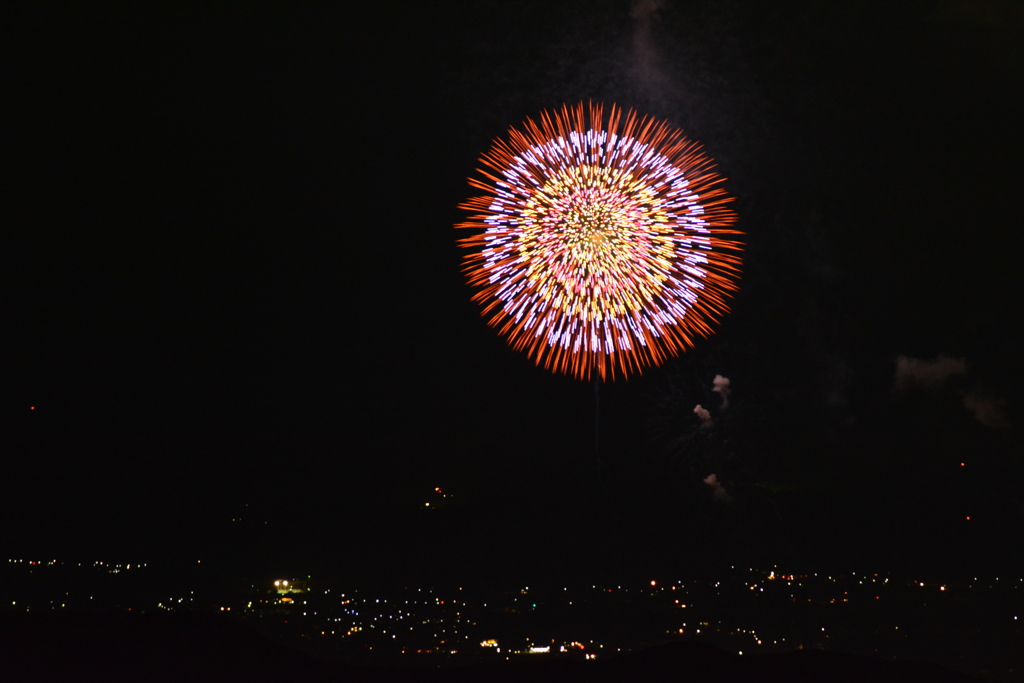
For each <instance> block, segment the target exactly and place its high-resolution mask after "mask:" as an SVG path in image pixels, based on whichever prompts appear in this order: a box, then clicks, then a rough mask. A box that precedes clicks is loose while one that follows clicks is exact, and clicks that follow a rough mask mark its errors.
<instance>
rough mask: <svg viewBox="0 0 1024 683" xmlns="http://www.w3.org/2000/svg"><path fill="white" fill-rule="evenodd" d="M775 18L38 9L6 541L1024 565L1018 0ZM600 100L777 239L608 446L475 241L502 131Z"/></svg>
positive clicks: (7, 320) (8, 61)
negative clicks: (440, 493) (254, 540)
mask: <svg viewBox="0 0 1024 683" xmlns="http://www.w3.org/2000/svg"><path fill="white" fill-rule="evenodd" d="M752 5H753V3H750V4H748V3H738V2H698V1H695V2H684V1H681V0H680V1H675V2H673V1H671V0H665V1H663V2H661V1H658V0H648V1H647V2H644V1H642V0H637V2H634V3H630V2H628V1H625V0H621V1H613V0H597V1H593V0H586V1H584V0H566V1H561V2H530V1H523V2H450V3H419V6H418V7H417V8H409V7H408V6H407V3H393V4H386V3H385V4H382V5H380V6H376V5H374V6H373V8H372V9H370V8H359V9H342V8H341V6H340V5H339V6H334V5H332V6H330V7H329V8H327V7H326V6H325V5H302V6H298V7H294V6H292V5H289V6H288V7H287V8H286V7H284V6H283V5H282V6H279V7H276V8H275V7H270V6H266V5H260V6H257V7H249V6H242V5H219V4H218V5H216V6H214V7H206V6H203V7H201V8H195V7H192V8H190V9H186V8H182V7H179V6H178V4H177V3H164V4H157V5H152V4H145V5H141V6H132V5H123V4H116V5H104V6H99V7H97V6H89V7H86V6H82V5H79V4H77V3H73V4H68V5H67V6H64V7H62V8H58V7H53V6H50V7H48V8H46V9H45V10H44V9H43V8H41V7H38V6H25V7H18V8H10V7H8V8H5V9H4V10H3V15H4V16H3V18H2V19H0V25H3V26H4V28H3V29H2V30H3V31H4V33H5V34H6V35H5V37H4V38H3V44H4V45H5V53H6V57H5V59H4V60H3V61H4V63H5V65H4V66H3V67H2V71H0V73H2V78H3V86H4V91H5V93H6V96H5V98H4V99H5V101H6V104H5V105H4V107H3V109H4V116H3V121H4V132H5V135H4V136H3V137H4V146H3V147H4V151H3V155H2V159H3V161H2V164H3V169H4V173H3V178H4V183H3V192H2V194H0V196H2V219H3V230H2V236H3V242H2V250H0V254H2V259H3V262H2V266H0V329H2V334H0V407H2V412H0V457H2V458H3V463H4V473H3V476H2V478H0V482H2V484H0V485H2V489H0V496H2V503H0V506H2V512H3V514H4V516H5V520H6V521H5V526H6V527H7V529H8V534H7V538H9V539H14V540H11V541H9V545H11V547H15V546H18V544H24V545H32V544H37V545H39V546H40V547H47V548H49V547H55V548H57V549H58V550H59V547H60V543H61V542H63V540H67V539H68V538H69V537H70V536H73V535H76V534H78V533H79V531H80V530H81V529H84V528H93V529H94V530H95V528H97V527H99V528H100V531H95V534H96V535H97V536H102V535H103V534H104V533H105V532H103V525H108V524H113V527H117V528H119V529H120V528H122V527H121V526H117V524H116V523H112V522H111V521H110V520H111V519H122V520H124V519H136V520H138V519H147V520H148V519H158V520H163V521H161V522H159V524H165V525H166V524H167V520H168V519H174V518H181V519H184V518H189V519H198V520H223V519H227V518H232V517H234V516H237V515H242V514H243V511H245V514H246V515H249V514H250V512H251V511H253V510H256V511H258V512H254V513H251V514H253V515H256V516H257V517H258V516H261V515H262V516H264V517H268V518H270V519H273V518H275V517H277V518H280V517H281V516H287V518H288V519H289V520H292V521H293V522H295V524H296V526H311V527H312V528H315V533H312V532H311V535H310V536H309V537H308V538H307V537H304V536H294V538H304V539H306V540H308V539H309V538H318V539H322V538H324V537H328V536H329V537H332V538H335V539H347V540H346V541H338V542H339V543H340V544H341V545H344V546H345V547H353V548H354V547H373V548H374V549H375V552H377V553H378V555H379V557H383V558H390V560H387V561H397V562H403V561H406V559H408V558H407V556H406V555H405V554H404V553H405V551H404V550H403V547H404V546H403V544H404V543H406V541H409V543H412V540H410V539H411V537H412V536H415V535H416V534H417V533H418V532H416V531H415V530H417V529H419V530H422V529H424V528H427V529H429V530H430V533H432V534H435V535H436V537H437V538H438V539H440V540H439V543H440V544H441V546H442V547H443V548H445V549H446V550H445V551H444V552H450V553H451V556H453V557H457V558H459V561H465V562H466V563H468V564H467V566H476V564H475V563H477V564H483V563H486V562H490V561H494V562H503V561H505V560H503V559H502V558H503V556H502V554H501V552H502V551H501V550H500V547H502V546H501V544H496V543H495V542H493V541H485V540H482V539H483V538H484V537H489V536H491V535H498V536H501V537H503V538H506V539H509V538H515V539H522V538H526V537H530V538H534V539H540V540H533V541H529V542H527V541H522V544H521V545H519V541H516V542H512V541H504V542H503V544H504V547H506V548H513V549H514V550H512V551H510V552H512V554H513V555H516V554H519V555H523V556H527V555H528V556H531V557H538V556H545V557H549V556H553V555H557V556H559V557H561V558H562V559H561V560H559V561H560V562H561V561H564V563H568V564H569V565H571V564H572V562H573V561H577V560H579V558H581V557H583V558H587V559H585V560H579V561H586V562H592V561H594V558H595V557H597V558H600V557H606V556H615V557H617V558H619V560H616V561H620V560H621V558H622V557H623V556H629V557H631V558H641V559H638V560H636V561H637V562H638V563H640V564H641V565H642V563H643V562H644V561H646V560H644V559H643V558H648V559H649V560H650V562H652V563H654V564H657V565H658V566H659V567H672V566H676V565H675V564H673V563H685V560H686V558H687V557H700V558H705V559H707V558H715V557H719V556H722V557H732V556H746V555H747V554H748V551H749V554H750V555H751V556H752V557H756V558H759V559H768V560H771V559H773V558H776V557H782V556H786V554H787V553H791V554H795V556H798V557H813V556H814V552H815V549H816V548H822V549H827V550H822V551H821V552H826V553H828V554H830V556H832V555H834V556H835V557H838V558H845V557H847V555H849V556H860V555H863V554H864V553H865V552H866V553H867V555H868V556H870V557H871V558H872V559H873V561H877V562H883V563H884V562H886V561H889V560H890V559H892V558H894V557H898V556H902V555H915V556H916V557H919V558H920V557H926V558H929V559H930V560H936V561H938V560H941V559H942V558H950V559H951V561H952V558H956V559H958V560H959V559H962V558H963V557H964V556H965V555H970V556H976V557H979V558H981V559H980V560H979V561H983V562H986V563H996V564H998V563H999V562H1004V561H1005V562H1006V563H1007V564H1009V563H1012V562H1013V561H1014V560H1013V552H1012V550H1011V549H1009V548H1007V547H1006V546H1005V545H1003V543H1004V542H1006V541H1007V540H1009V539H1013V538H1019V535H1020V533H1022V531H1024V489H1022V485H1024V461H1022V457H1021V452H1022V448H1021V434H1020V432H1019V428H1018V424H1019V418H1020V416H1021V414H1022V405H1021V401H1020V397H1019V387H1020V386H1022V384H1024V372H1022V364H1021V362H1020V349H1021V346H1022V342H1024V334H1022V333H1021V331H1020V330H1019V329H1018V324H1019V322H1018V318H1020V315H1021V311H1022V310H1024V306H1022V297H1021V293H1022V292H1024V269H1022V268H1021V267H1020V266H1019V260H1020V255H1021V253H1024V250H1022V247H1024V237H1022V233H1021V227H1022V221H1021V219H1020V211H1021V201H1020V198H1021V196H1022V195H1021V187H1022V186H1024V166H1022V163H1021V159H1022V158H1024V126H1022V124H1021V122H1022V121H1024V106H1022V100H1024V10H1022V9H1021V7H1020V5H1018V4H1017V3H1015V2H1012V0H1005V1H1002V2H1000V1H999V0H991V1H988V2H985V1H978V2H970V1H968V0H963V1H960V2H957V1H954V0H949V1H945V2H940V1H928V0H920V1H915V2H902V3H897V4H891V3H874V2H846V3H824V4H823V3H817V2H809V1H804V0H793V1H791V2H777V3H771V4H770V6H768V5H766V6H764V7H761V6H757V7H754V6H752ZM587 100H594V101H600V102H605V103H612V102H615V103H618V104H620V105H622V106H626V107H633V108H635V109H637V110H638V111H640V112H642V113H648V114H651V115H654V116H656V117H659V118H661V119H664V120H667V121H669V122H670V123H672V124H673V125H676V126H678V127H680V128H682V129H684V130H685V131H686V132H687V134H688V135H690V136H691V137H693V138H695V139H697V140H699V141H701V143H702V144H703V145H704V149H705V151H706V152H707V153H708V154H709V155H711V156H712V157H714V158H715V159H716V160H717V162H718V170H719V171H720V172H721V173H722V175H724V176H726V177H727V178H728V180H727V182H726V184H725V187H726V188H727V190H728V191H729V192H730V193H731V194H732V195H734V196H735V197H736V198H737V200H736V202H735V204H734V207H735V209H736V211H737V213H738V215H739V228H740V229H741V230H743V232H744V233H745V236H744V242H745V244H746V249H745V251H744V265H743V271H744V273H743V278H742V281H741V289H740V291H739V293H738V294H737V296H736V297H735V298H734V299H733V301H732V308H733V311H732V313H731V314H730V315H729V316H727V317H726V318H725V319H723V321H722V323H721V324H720V325H719V327H718V331H717V334H716V335H715V336H713V337H711V338H708V339H705V340H702V341H700V342H699V343H698V344H697V346H696V348H694V349H693V350H691V351H689V352H688V353H686V354H684V355H683V356H681V357H679V358H677V359H674V360H672V361H671V362H669V363H667V364H666V365H665V366H663V367H661V368H655V369H651V370H648V371H647V372H645V373H644V375H643V376H642V377H638V378H635V379H634V378H631V379H630V380H629V381H628V382H622V381H619V382H616V383H614V384H606V385H603V386H601V387H600V389H599V391H600V409H599V413H598V414H599V418H598V425H597V427H598V428H597V433H598V446H597V448H596V449H595V391H594V387H593V385H591V384H588V383H585V382H579V381H576V380H573V379H571V378H567V377H562V376H555V375H552V374H550V373H548V372H547V371H545V370H543V369H540V368H537V367H535V366H534V365H533V363H532V362H531V361H530V360H529V359H527V358H526V357H525V356H523V355H521V354H519V353H517V352H515V351H513V350H512V349H511V348H509V347H508V345H507V344H506V343H505V342H504V341H503V340H501V339H500V338H499V337H498V335H497V334H496V333H495V332H494V331H493V330H492V329H490V328H488V327H487V326H486V324H485V323H484V321H483V319H482V318H481V316H480V314H479V310H478V307H477V305H476V304H474V303H473V302H471V301H470V295H471V291H470V289H469V288H468V286H467V285H466V283H465V279H464V276H463V274H462V272H461V254H460V251H459V248H458V247H457V246H456V243H455V241H456V239H457V237H459V236H460V235H458V234H457V233H456V231H455V230H454V229H453V225H454V224H455V223H457V222H459V221H460V220H463V219H464V212H461V211H460V210H458V208H457V206H458V204H459V203H460V202H462V201H464V200H465V199H466V198H468V197H469V196H471V194H472V193H473V191H472V190H471V189H470V188H469V186H468V185H467V183H466V178H467V176H469V175H471V174H473V172H474V169H475V168H476V166H477V164H476V159H477V157H478V156H479V155H480V154H481V153H482V152H484V151H485V150H486V149H487V147H488V146H489V144H490V141H491V140H492V139H494V138H495V137H499V136H501V135H503V134H504V133H505V132H506V131H507V130H508V128H509V127H510V126H515V125H518V124H520V123H521V122H522V121H523V120H524V119H525V118H526V117H528V116H535V115H536V114H537V113H538V112H540V111H541V110H542V109H545V108H554V107H557V106H560V105H561V104H563V103H570V104H572V103H576V102H580V101H587ZM901 358H902V360H901ZM716 374H722V375H724V376H726V377H728V378H729V379H730V380H731V386H732V395H731V397H730V404H729V406H728V407H727V408H723V406H721V404H720V401H719V398H718V396H717V395H716V394H715V393H713V392H712V391H711V387H712V380H713V378H714V377H715V375H716ZM698 403H700V404H702V405H704V406H705V407H708V408H709V409H710V410H711V412H712V416H713V423H712V424H711V425H710V426H709V427H705V428H702V426H701V422H700V420H699V418H697V417H696V416H695V415H694V413H693V407H694V406H695V405H696V404H698ZM961 463H963V464H962V465H961ZM711 473H716V475H717V477H718V479H719V481H720V482H721V485H722V486H723V487H724V490H725V493H724V494H723V495H722V496H719V497H716V496H715V495H714V492H713V491H712V490H711V488H710V487H708V486H707V485H705V484H704V483H703V479H704V478H705V477H706V476H708V475H709V474H711ZM435 487H440V488H441V489H442V490H444V491H445V492H447V493H451V494H452V498H451V499H445V502H444V506H448V509H442V510H440V511H439V513H440V514H441V515H445V517H443V518H441V517H439V518H438V519H443V521H442V522H438V521H437V520H434V521H430V522H423V521H422V519H420V518H418V517H416V515H419V514H420V513H422V512H423V509H422V507H423V504H424V503H425V502H429V501H434V503H435V505H439V504H440V503H441V502H442V501H440V500H439V499H436V498H435V497H432V496H435V494H434V493H433V491H434V488H435ZM247 504H248V506H249V508H248V509H247V508H246V507H245V506H246V505H247ZM444 506H442V507H444ZM246 510H248V511H246ZM968 515H970V516H972V519H971V520H970V521H968V520H967V519H966V517H967V516H968ZM414 517H416V519H417V520H418V521H415V522H409V521H408V520H410V519H413V518H414ZM100 520H102V521H100ZM296 520H302V522H301V524H300V523H299V522H298V521H296ZM218 523H219V522H218ZM159 524H158V525H157V526H155V527H151V529H150V532H147V534H145V535H146V536H147V537H149V538H150V540H152V537H157V538H159V537H160V534H161V533H162V532H161V531H160V529H163V528H169V527H164V526H159ZM211 524H213V523H212V522H211ZM417 525H420V526H417ZM423 525H426V526H423ZM972 525H973V526H972ZM122 526H123V525H122ZM113 527H112V530H111V531H110V533H111V534H113V535H117V533H121V537H122V538H125V539H127V540H126V541H125V545H124V547H125V548H127V549H128V550H130V549H131V547H132V546H131V542H132V539H133V538H136V537H137V535H138V533H139V532H138V529H137V528H135V527H131V526H130V525H129V526H127V527H124V529H127V530H126V531H125V530H124V529H122V531H121V532H117V531H115V530H113ZM410 529H413V531H409V530H410ZM566 529H573V530H574V531H572V532H571V533H568V532H566ZM69 530H70V531H69ZM296 533H298V532H296ZM566 533H568V537H569V540H566V537H565V536H564V535H565V534H566ZM133 534H134V535H133ZM403 534H405V535H403ZM384 536H387V537H389V538H391V539H392V540H391V541H387V540H381V538H382V537H384ZM573 538H578V539H580V540H576V541H574V540H572V539H573ZM52 539H63V540H53V542H52V543H49V541H50V540H52ZM353 539H363V540H362V541H360V542H361V543H363V544H364V545H362V546H360V545H359V543H358V542H357V541H356V540H353ZM403 539H404V540H403ZM574 543H576V544H577V545H579V547H580V552H579V553H577V554H576V555H573V554H572V552H570V551H564V557H563V556H562V555H560V554H559V553H562V552H563V550H562V549H563V548H564V546H566V545H568V546H570V547H575V546H573V544H574ZM139 544H140V547H142V546H143V545H146V543H145V542H143V541H142V540H141V539H140V540H139ZM366 544H369V546H366ZM531 544H532V545H531ZM296 545H302V543H299V542H298V541H296ZM307 545H309V544H307ZM421 545H422V543H421ZM847 545H848V546H849V548H850V550H849V551H848V552H846V553H845V554H844V550H843V548H844V547H846V546H847ZM584 546H586V547H587V548H591V550H583V549H582V548H583V547H584ZM146 547H148V545H147V546H146ZM289 547H291V546H289ZM417 547H420V546H417ZM593 548H596V550H594V549H593ZM282 552H284V551H282ZM296 552H298V551H296ZM305 552H306V553H307V554H309V553H310V552H312V551H309V550H308V548H307V549H306V551H305ZM409 552H412V551H409ZM417 552H420V551H417ZM423 552H427V551H423ZM426 556H427V557H432V558H433V559H434V560H437V557H436V556H433V555H429V552H428V554H427V555H426ZM409 557H412V556H411V555H410V556H409ZM416 557H419V558H422V557H424V556H423V555H416ZM480 558H486V559H480ZM573 558H575V559H573ZM384 561H385V560H382V562H384ZM410 561H412V562H415V561H418V560H410ZM527 564H529V565H530V566H531V567H533V566H540V567H543V566H545V565H544V562H543V561H541V560H537V561H533V560H531V561H530V562H528V563H527Z"/></svg>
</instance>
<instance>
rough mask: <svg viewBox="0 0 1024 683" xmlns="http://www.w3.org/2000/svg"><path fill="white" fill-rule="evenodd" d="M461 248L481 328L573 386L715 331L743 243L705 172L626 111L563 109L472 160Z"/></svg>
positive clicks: (688, 147) (676, 144) (673, 137)
mask: <svg viewBox="0 0 1024 683" xmlns="http://www.w3.org/2000/svg"><path fill="white" fill-rule="evenodd" d="M480 162H481V164H482V165H483V168H481V169H479V173H480V174H481V175H482V178H471V179H470V184H471V185H472V186H473V187H474V188H476V189H478V190H481V191H483V192H484V193H485V194H484V195H482V196H478V197H473V198H471V199H469V200H468V201H466V202H465V203H464V204H462V205H461V206H460V208H461V209H464V210H466V211H469V212H470V216H469V220H468V221H466V222H464V223H460V224H459V225H457V226H456V227H457V228H465V229H470V230H473V231H474V232H475V234H473V235H472V236H470V237H466V238H463V239H461V240H459V243H460V244H461V245H462V246H463V247H464V248H465V249H467V250H468V252H467V254H466V256H465V259H464V270H465V272H466V274H467V277H468V280H469V283H470V285H471V286H472V287H474V288H475V289H476V293H475V294H474V296H473V299H474V300H475V301H477V302H479V303H480V304H481V305H482V306H483V314H484V316H485V317H486V318H487V319H488V322H489V324H490V325H492V326H494V327H496V328H497V329H498V331H499V333H500V334H501V335H502V336H504V337H505V338H506V339H507V340H508V341H509V343H510V344H511V345H512V346H513V347H514V348H515V349H517V350H521V351H525V352H526V353H527V354H528V355H529V357H530V358H532V359H533V360H534V361H535V362H536V363H537V364H538V365H543V366H544V367H545V368H547V369H549V370H552V371H554V372H562V373H566V374H570V375H572V376H574V377H577V378H580V379H589V378H592V377H600V378H601V379H606V378H609V377H611V378H614V377H616V376H620V375H621V376H622V377H627V376H628V375H630V374H631V373H639V372H641V370H642V369H643V368H644V367H646V366H653V365H659V364H660V363H662V362H663V361H664V360H665V359H666V358H667V357H669V356H671V355H675V354H676V353H679V352H681V351H684V350H686V349H688V348H690V347H692V346H693V343H694V339H695V338H697V337H701V336H707V335H709V334H711V332H712V327H711V326H712V324H713V323H714V322H715V321H716V320H717V319H718V318H719V316H721V315H723V314H724V313H726V312H727V311H728V306H727V304H726V298H727V296H728V295H729V294H730V293H732V292H734V291H735V290H736V289H737V285H736V280H737V279H738V278H739V274H740V270H739V268H740V256H739V252H740V249H741V245H740V243H739V242H737V241H735V239H733V238H734V237H735V236H738V235H740V234H741V233H740V232H739V231H737V230H734V229H733V228H732V226H733V225H734V223H735V222H736V216H735V214H734V213H733V212H732V210H731V209H730V208H729V206H728V205H729V202H731V201H732V198H731V197H728V196H727V195H726V194H725V192H724V191H723V190H722V189H720V188H719V187H717V185H718V184H719V183H720V182H721V181H722V178H721V176H719V175H718V174H717V173H715V172H714V171H713V170H712V168H713V162H712V161H711V159H710V158H708V157H707V156H705V155H704V154H703V153H702V152H701V151H700V146H699V145H698V144H697V143H695V142H693V141H691V140H688V139H687V138H686V137H685V136H684V135H683V134H682V132H680V131H679V130H677V129H675V128H672V127H671V126H669V125H668V124H666V123H664V122H661V121H657V120H654V119H652V118H649V117H639V116H638V115H637V114H636V113H635V112H633V111H623V110H622V109H620V108H618V107H616V106H614V105H613V106H611V107H610V108H609V110H608V112H607V116H605V111H604V108H603V107H602V106H601V105H598V104H591V105H589V106H588V107H584V106H583V104H579V105H576V106H574V107H569V106H563V107H562V108H561V109H558V110H555V111H554V112H552V113H549V112H543V113H542V114H541V115H540V118H539V123H538V122H534V121H533V120H531V119H527V120H526V122H525V124H524V125H523V129H522V130H517V129H514V128H513V129H512V130H510V131H509V135H508V138H507V139H500V140H497V141H495V142H494V144H493V146H492V147H491V149H490V151H488V152H487V153H486V154H484V155H483V156H482V157H481V158H480Z"/></svg>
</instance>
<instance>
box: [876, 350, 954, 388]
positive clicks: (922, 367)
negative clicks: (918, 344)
mask: <svg viewBox="0 0 1024 683" xmlns="http://www.w3.org/2000/svg"><path fill="white" fill-rule="evenodd" d="M966 372H967V362H966V361H965V360H964V359H963V358H959V359H957V358H951V357H950V356H946V355H941V356H939V357H938V358H936V359H935V360H921V359H920V358H910V357H908V356H900V357H899V358H897V359H896V379H895V385H894V388H895V389H896V391H897V392H898V393H903V392H906V391H908V390H909V389H910V388H911V387H914V386H920V387H925V388H928V389H933V388H935V387H938V386H940V385H942V384H943V383H944V382H945V381H946V380H947V379H949V378H950V377H954V376H956V375H963V374H965V373H966Z"/></svg>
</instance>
